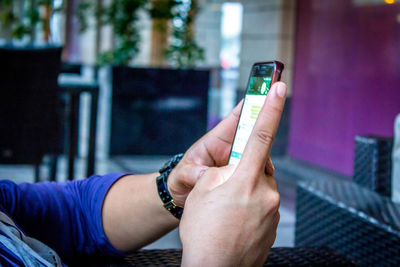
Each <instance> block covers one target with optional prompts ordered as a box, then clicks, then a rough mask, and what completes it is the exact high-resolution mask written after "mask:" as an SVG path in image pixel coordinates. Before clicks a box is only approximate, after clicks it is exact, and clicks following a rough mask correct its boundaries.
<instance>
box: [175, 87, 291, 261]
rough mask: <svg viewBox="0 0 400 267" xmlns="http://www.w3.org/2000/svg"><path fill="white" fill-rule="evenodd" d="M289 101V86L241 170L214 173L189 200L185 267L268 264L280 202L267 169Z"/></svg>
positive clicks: (278, 91) (183, 228)
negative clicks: (273, 141) (287, 99)
mask: <svg viewBox="0 0 400 267" xmlns="http://www.w3.org/2000/svg"><path fill="white" fill-rule="evenodd" d="M285 97H286V85H285V84H284V83H280V82H279V83H275V84H274V85H273V86H272V89H271V91H270V92H269V94H268V95H267V99H266V102H265V104H264V107H263V108H262V110H261V112H260V114H259V117H258V119H257V122H256V125H255V127H254V129H253V132H252V134H251V137H250V139H249V142H248V144H247V146H246V149H245V151H244V153H243V156H242V159H241V161H240V163H239V165H238V166H237V167H236V168H235V167H234V166H227V167H221V168H216V167H212V168H209V169H208V170H206V171H205V172H204V174H203V175H202V176H201V178H200V179H199V181H198V182H197V184H196V186H195V187H194V189H193V190H192V192H191V193H190V194H189V196H188V198H187V200H186V204H185V211H184V213H183V217H182V220H181V223H180V236H181V240H182V245H183V259H182V265H183V266H200V265H202V266H257V265H259V266H261V265H262V264H263V263H264V261H265V260H266V258H267V256H268V253H269V249H270V248H271V246H272V244H273V243H274V241H275V237H276V229H277V226H278V222H279V212H278V208H279V202H280V197H279V193H278V191H277V187H276V183H275V180H274V178H273V173H272V172H269V173H266V170H268V168H267V169H266V168H265V167H266V164H267V163H268V158H269V152H270V149H271V144H272V140H273V138H274V136H275V133H276V131H277V128H278V124H279V120H280V117H281V114H282V110H283V106H284V102H285ZM228 178H229V179H228Z"/></svg>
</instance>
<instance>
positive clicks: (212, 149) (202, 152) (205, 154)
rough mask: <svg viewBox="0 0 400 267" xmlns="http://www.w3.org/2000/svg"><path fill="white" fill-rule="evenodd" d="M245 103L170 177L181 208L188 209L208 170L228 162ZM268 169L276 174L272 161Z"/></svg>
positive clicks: (192, 150) (191, 150) (192, 149)
mask: <svg viewBox="0 0 400 267" xmlns="http://www.w3.org/2000/svg"><path fill="white" fill-rule="evenodd" d="M242 104H243V100H242V101H240V103H239V104H238V105H237V106H236V107H235V109H234V110H233V111H232V112H231V113H230V114H229V115H228V116H227V117H226V118H225V119H224V120H223V121H221V122H220V123H219V124H218V125H217V126H216V127H215V128H213V129H212V130H211V131H210V132H208V133H207V134H206V135H205V136H203V137H202V138H201V139H199V140H198V141H197V142H196V143H194V144H193V145H192V146H191V147H190V148H189V150H188V151H186V153H185V156H184V157H183V158H182V160H181V162H180V163H179V164H178V165H177V166H176V167H175V168H174V170H173V171H172V172H171V174H170V175H169V178H168V189H169V191H170V193H171V195H172V197H173V199H174V202H175V203H176V204H178V205H179V206H184V204H185V200H186V198H187V196H188V194H189V193H190V191H191V190H192V188H193V187H194V185H195V184H196V182H197V180H198V179H199V177H200V176H201V175H202V174H203V173H204V171H206V170H207V169H208V168H210V167H221V166H225V165H226V164H227V163H228V158H229V153H230V151H231V147H232V142H233V138H234V136H235V132H236V127H237V124H238V122H239V116H240V111H241V109H242ZM265 168H266V172H267V173H273V165H272V162H271V159H270V158H269V159H268V164H266V167H265Z"/></svg>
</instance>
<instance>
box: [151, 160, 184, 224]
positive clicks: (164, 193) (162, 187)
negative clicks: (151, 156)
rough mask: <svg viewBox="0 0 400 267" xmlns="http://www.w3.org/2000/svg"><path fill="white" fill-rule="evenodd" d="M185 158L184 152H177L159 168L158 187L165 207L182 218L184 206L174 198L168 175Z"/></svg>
mask: <svg viewBox="0 0 400 267" xmlns="http://www.w3.org/2000/svg"><path fill="white" fill-rule="evenodd" d="M182 158H183V154H177V155H175V156H173V157H172V158H171V159H170V160H169V161H168V162H167V163H165V164H164V166H163V167H162V168H161V169H160V170H159V172H160V176H158V177H157V179H156V182H157V189H158V195H159V196H160V198H161V201H162V202H163V203H164V208H166V209H167V210H168V211H169V212H170V213H171V214H172V215H174V216H175V217H176V218H178V219H180V218H181V217H182V213H183V208H182V207H179V206H178V205H176V203H175V202H174V199H173V198H172V196H171V194H170V193H169V190H168V183H167V181H168V176H169V174H170V173H171V171H172V169H173V168H174V167H175V166H176V165H178V163H179V162H180V161H181V159H182Z"/></svg>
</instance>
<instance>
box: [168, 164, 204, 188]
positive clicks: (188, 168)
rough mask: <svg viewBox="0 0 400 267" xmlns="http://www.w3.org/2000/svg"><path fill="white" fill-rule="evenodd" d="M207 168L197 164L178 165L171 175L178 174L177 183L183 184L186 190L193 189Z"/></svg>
mask: <svg viewBox="0 0 400 267" xmlns="http://www.w3.org/2000/svg"><path fill="white" fill-rule="evenodd" d="M208 168H209V167H207V166H202V165H197V164H178V166H176V168H175V169H174V170H173V172H174V173H173V174H175V173H176V174H177V175H178V174H179V176H177V177H178V179H177V180H178V181H177V182H178V183H180V184H183V185H184V186H185V187H187V188H193V187H194V185H195V184H196V182H197V181H198V180H199V179H200V177H201V175H202V174H203V173H204V171H206V170H207V169H208ZM171 175H172V173H171Z"/></svg>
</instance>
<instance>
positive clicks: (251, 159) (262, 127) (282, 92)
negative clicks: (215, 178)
mask: <svg viewBox="0 0 400 267" xmlns="http://www.w3.org/2000/svg"><path fill="white" fill-rule="evenodd" d="M285 98H286V85H285V84H284V83H282V82H277V83H275V84H274V85H273V86H272V88H271V90H270V92H269V93H268V95H267V98H266V100H265V103H264V106H263V107H262V109H261V111H260V113H259V115H258V118H257V121H256V124H255V126H254V128H253V131H252V133H251V135H250V138H249V141H248V143H247V145H246V148H245V150H244V152H243V156H242V158H241V160H240V163H239V165H238V168H237V170H238V171H239V170H241V171H248V170H252V171H254V172H256V173H260V172H261V171H264V168H265V165H266V162H267V159H268V157H269V152H270V150H271V145H272V141H273V139H274V136H275V134H276V131H277V129H278V125H279V121H280V119H281V115H282V111H283V106H284V104H285ZM251 177H254V178H255V177H259V176H257V175H251Z"/></svg>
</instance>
